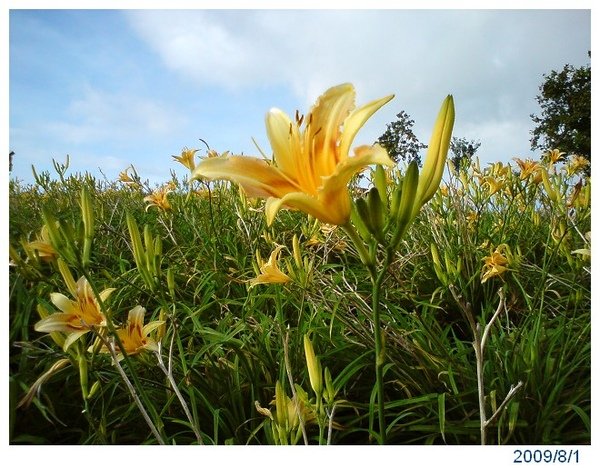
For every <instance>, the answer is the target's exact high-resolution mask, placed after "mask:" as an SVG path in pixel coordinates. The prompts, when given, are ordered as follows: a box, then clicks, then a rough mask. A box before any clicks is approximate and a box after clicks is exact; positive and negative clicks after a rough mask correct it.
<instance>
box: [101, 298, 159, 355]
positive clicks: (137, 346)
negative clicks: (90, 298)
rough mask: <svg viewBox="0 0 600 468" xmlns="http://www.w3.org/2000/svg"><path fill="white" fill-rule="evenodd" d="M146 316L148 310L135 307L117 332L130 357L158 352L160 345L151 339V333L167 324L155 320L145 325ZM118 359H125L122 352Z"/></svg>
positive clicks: (103, 350)
mask: <svg viewBox="0 0 600 468" xmlns="http://www.w3.org/2000/svg"><path fill="white" fill-rule="evenodd" d="M145 314H146V309H144V308H143V307H142V306H136V307H134V308H133V309H131V310H130V311H129V315H128V317H127V323H126V324H125V326H124V327H123V328H118V329H117V330H116V332H117V335H118V336H119V339H120V340H121V344H122V345H123V348H124V349H125V352H126V353H127V355H128V356H131V355H134V354H138V353H140V352H142V351H144V350H148V351H157V350H158V345H157V344H156V341H154V340H153V339H152V338H151V337H150V333H151V332H152V331H154V330H156V329H157V328H158V327H160V326H162V325H163V324H164V323H165V322H164V320H155V321H152V322H149V323H148V324H146V325H144V315H145ZM101 351H102V352H107V351H108V350H107V349H106V348H105V347H103V348H102V349H101ZM117 351H118V348H117ZM117 359H118V360H121V359H123V354H122V353H120V352H119V353H117Z"/></svg>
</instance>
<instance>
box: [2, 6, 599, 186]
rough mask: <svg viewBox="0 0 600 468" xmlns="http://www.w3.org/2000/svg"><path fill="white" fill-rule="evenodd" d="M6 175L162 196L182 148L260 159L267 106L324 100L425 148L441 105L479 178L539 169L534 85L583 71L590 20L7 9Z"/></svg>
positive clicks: (443, 13) (469, 14)
mask: <svg viewBox="0 0 600 468" xmlns="http://www.w3.org/2000/svg"><path fill="white" fill-rule="evenodd" d="M9 20H10V38H9V54H10V75H9V85H10V113H9V145H10V149H12V150H13V151H15V152H16V156H15V160H14V168H13V172H12V176H13V177H16V178H19V179H22V180H24V181H26V182H31V181H32V175H31V165H35V167H36V169H37V170H38V171H41V170H50V171H51V173H52V172H53V171H52V170H51V168H52V164H51V161H52V158H55V159H56V160H58V161H59V162H63V161H64V160H65V157H66V155H67V154H69V155H70V157H71V172H83V171H89V172H91V173H93V174H95V175H98V176H101V175H100V172H99V170H100V169H101V171H102V173H104V174H105V175H106V177H107V178H108V179H111V180H113V179H116V178H117V176H118V173H119V172H120V171H122V170H124V169H125V168H127V166H128V165H129V164H133V165H134V166H135V167H136V169H137V171H138V173H139V174H140V176H141V177H142V178H143V179H149V180H150V181H151V183H160V182H162V181H166V180H167V179H169V178H170V174H169V171H170V170H171V169H173V170H175V171H176V172H177V173H178V174H179V175H183V174H185V172H186V171H185V168H183V167H182V166H179V165H178V164H177V163H176V162H173V161H172V158H171V155H174V154H179V153H180V151H181V149H182V148H183V147H195V148H200V149H201V153H203V152H204V146H203V145H202V144H201V143H200V141H199V138H202V139H204V140H206V141H207V142H208V143H209V144H210V146H211V147H212V148H214V149H216V150H218V151H220V152H221V151H225V150H229V151H231V152H233V153H243V154H249V155H258V151H257V150H256V149H255V147H254V144H253V143H252V138H255V139H256V141H257V142H258V144H259V145H260V146H261V148H263V150H265V152H266V153H267V154H270V148H269V145H268V141H267V139H266V136H265V130H264V115H265V113H266V112H267V111H268V110H269V108H271V107H279V108H281V109H283V110H284V111H286V112H288V113H290V114H293V113H294V112H295V110H296V109H299V110H300V111H301V112H303V113H306V112H307V111H308V109H309V107H310V105H311V104H312V103H313V102H314V100H315V98H316V97H317V96H318V95H319V94H320V93H321V92H323V91H325V89H327V88H328V87H329V86H332V85H335V84H339V83H342V82H347V81H349V82H352V83H354V84H355V86H356V89H357V104H358V105H360V104H362V103H366V102H368V101H370V100H372V99H375V98H379V97H382V96H385V95H388V94H392V93H393V94H395V95H396V97H395V99H394V100H393V101H391V102H390V103H389V104H387V105H386V106H385V107H384V108H383V109H381V110H380V111H379V112H378V113H377V114H376V115H375V116H374V117H373V118H372V119H371V120H370V121H369V122H368V123H367V124H366V125H365V127H364V128H363V130H362V131H361V132H360V133H359V134H358V136H357V138H356V139H355V144H356V146H358V145H359V144H365V143H371V142H373V141H374V140H375V139H377V137H378V136H379V135H381V134H382V133H383V132H384V131H385V125H386V123H388V122H391V121H393V120H394V119H395V114H397V113H398V112H400V111H401V110H405V111H406V112H408V114H409V115H410V116H411V117H412V118H413V119H414V120H415V126H414V129H415V133H416V134H417V136H418V138H419V139H420V140H421V141H422V142H424V143H427V142H428V139H429V131H430V128H431V126H432V124H433V120H434V118H435V115H436V113H437V110H438V108H439V105H440V103H441V101H442V99H443V98H444V97H445V96H446V94H449V93H451V94H453V95H454V98H455V103H456V109H457V116H456V125H455V131H454V135H455V136H458V137H465V138H469V139H476V140H480V141H481V143H482V145H481V148H480V150H479V152H478V154H479V156H480V159H481V161H482V162H483V163H487V162H492V161H498V160H502V161H509V160H511V158H513V157H517V156H518V157H535V158H537V157H539V154H534V153H530V151H529V146H530V145H529V138H530V134H529V132H530V131H531V129H532V122H531V119H530V114H531V113H537V112H539V108H538V105H537V103H536V102H535V96H536V94H538V86H539V85H540V84H541V82H542V80H543V77H542V75H543V74H544V73H548V72H550V71H551V70H553V69H561V68H562V67H563V65H564V64H566V63H570V64H572V65H575V66H581V65H584V64H587V63H588V57H587V51H588V50H590V48H591V42H590V41H591V39H590V22H591V15H590V12H589V10H387V11H381V10H380V11H377V10H341V11H327V10H303V11H298V10H287V11H285V10H281V11H278V10H192V11H190V10H127V11H119V10H11V11H10V12H9Z"/></svg>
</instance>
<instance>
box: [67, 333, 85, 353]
mask: <svg viewBox="0 0 600 468" xmlns="http://www.w3.org/2000/svg"><path fill="white" fill-rule="evenodd" d="M87 332H89V330H82V331H76V332H73V333H70V334H69V336H67V339H66V340H65V344H64V345H63V351H67V350H68V349H69V347H70V346H71V345H72V344H73V343H75V342H76V341H77V340H78V339H79V338H81V337H82V336H83V335H85V334H86V333H87Z"/></svg>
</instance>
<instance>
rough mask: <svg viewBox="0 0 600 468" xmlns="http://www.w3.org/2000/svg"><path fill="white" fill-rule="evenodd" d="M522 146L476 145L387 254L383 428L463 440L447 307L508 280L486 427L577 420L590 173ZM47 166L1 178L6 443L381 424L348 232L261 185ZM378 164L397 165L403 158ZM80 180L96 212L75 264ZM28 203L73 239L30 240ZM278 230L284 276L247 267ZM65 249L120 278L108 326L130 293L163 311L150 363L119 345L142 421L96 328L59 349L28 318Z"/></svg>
mask: <svg viewBox="0 0 600 468" xmlns="http://www.w3.org/2000/svg"><path fill="white" fill-rule="evenodd" d="M517 163H518V164H516V165H514V166H513V165H502V164H500V163H497V164H494V165H490V166H488V167H485V168H481V167H479V164H478V161H477V160H476V159H475V160H474V161H473V163H472V164H471V165H470V166H468V167H467V168H466V170H464V171H460V172H459V171H456V172H451V175H450V178H449V180H448V181H447V182H446V184H445V186H443V187H442V188H441V189H440V190H439V191H438V192H437V193H436V195H435V196H434V198H433V199H432V200H431V201H430V202H429V204H428V205H426V206H425V207H424V208H423V211H422V212H421V214H420V215H419V216H418V217H417V219H416V220H415V222H414V224H413V225H412V227H411V229H410V230H409V232H408V235H407V236H406V237H405V238H404V240H403V241H402V242H401V243H400V246H399V250H400V255H398V256H396V257H395V260H394V262H393V263H392V264H391V265H390V268H389V275H388V276H387V278H386V280H385V282H384V284H383V287H382V289H381V290H382V293H381V298H380V300H381V320H382V333H383V338H384V340H383V341H384V343H385V350H386V363H385V367H384V375H383V378H384V380H385V384H386V385H385V395H384V402H385V417H386V426H387V427H388V434H387V441H388V443H390V444H444V443H446V444H473V443H478V442H479V416H478V410H477V408H478V395H477V376H476V365H475V353H474V350H473V346H472V341H473V339H474V337H473V336H472V333H471V329H470V327H469V324H468V320H467V318H466V317H465V315H464V313H463V309H462V307H463V306H464V305H465V304H468V305H469V307H470V308H471V310H472V311H473V313H474V316H475V318H476V320H477V322H478V323H481V324H482V325H484V324H485V323H488V322H489V321H490V319H491V317H492V315H493V314H494V313H495V311H496V310H497V309H498V305H499V304H500V302H499V296H498V291H499V290H502V291H503V293H504V296H505V298H506V301H505V304H504V307H503V308H501V312H500V315H499V316H498V318H497V320H496V321H495V322H494V324H493V327H492V329H491V331H490V335H489V337H488V341H487V345H486V348H485V366H484V367H483V373H484V378H485V382H486V387H485V395H484V396H485V404H486V407H487V409H488V414H492V413H493V412H494V411H495V410H496V409H497V408H498V407H499V406H500V405H501V403H502V401H503V399H504V397H505V396H506V395H507V393H508V392H509V391H510V389H511V387H513V386H516V385H517V384H518V382H522V386H521V388H520V390H519V391H518V392H517V393H516V395H515V396H514V398H512V399H511V400H510V402H508V404H507V405H506V406H505V407H504V408H503V410H502V411H501V412H500V413H499V415H498V417H497V419H495V420H494V421H493V422H492V423H491V425H490V428H489V432H488V439H489V440H488V441H489V442H490V443H498V444H528V445H530V444H589V443H590V441H591V432H590V431H591V427H590V417H591V416H590V415H591V413H590V411H591V393H590V392H591V374H590V366H591V362H590V360H591V332H590V327H591V299H590V297H591V292H590V289H591V287H590V278H591V276H590V234H589V233H590V230H591V205H590V191H591V179H589V178H588V177H586V176H585V175H584V174H582V173H581V170H576V169H574V166H573V165H572V164H571V163H570V160H568V161H566V162H561V161H558V162H557V161H553V160H548V161H543V162H540V163H533V162H524V161H521V162H520V164H519V162H517ZM577 167H579V166H577ZM59 169H60V171H61V172H59V177H58V179H56V180H54V179H52V178H51V177H50V175H49V174H45V175H43V176H42V175H41V174H40V175H39V177H38V180H37V183H36V184H35V185H23V184H22V183H20V182H18V181H14V180H13V181H11V183H10V186H9V191H10V216H9V220H10V225H9V235H10V244H11V260H12V263H11V264H12V266H11V268H10V290H9V300H10V315H9V319H10V332H9V339H10V357H9V365H10V367H9V373H10V405H11V406H10V410H11V420H10V442H11V443H12V444H31V443H34V444H153V443H157V441H158V439H159V438H161V439H163V440H164V442H165V443H168V444H174V443H176V444H191V443H204V444H274V443H304V442H305V441H306V442H307V443H310V444H317V443H331V444H369V443H373V442H375V441H376V436H377V434H376V431H375V430H374V429H375V426H376V422H375V421H376V415H375V413H376V408H375V406H374V404H373V402H374V399H375V397H374V384H373V382H374V375H373V372H374V371H373V369H372V362H373V347H374V343H373V334H372V332H371V330H372V326H373V323H372V315H371V313H372V309H371V306H370V293H371V284H370V282H369V276H368V274H367V271H366V270H365V267H364V266H363V264H362V263H361V262H360V260H359V258H358V253H357V252H356V251H354V249H353V248H352V247H351V244H350V242H348V241H349V239H348V238H347V236H346V235H345V234H344V232H342V231H341V230H340V229H335V228H333V227H331V226H326V225H321V224H319V223H318V222H315V221H314V220H310V219H307V218H306V216H305V215H303V214H301V213H298V212H291V211H284V212H281V213H280V215H279V216H278V217H277V219H276V220H275V222H274V224H273V226H271V227H267V226H266V221H265V216H264V213H263V206H264V205H263V203H262V202H257V201H254V200H249V199H247V198H246V197H245V195H244V194H243V193H242V192H241V191H240V190H239V189H237V188H236V187H232V186H231V185H229V184H227V183H211V184H207V183H205V182H194V183H193V184H190V183H188V181H186V180H184V181H180V180H176V179H173V180H172V181H170V182H169V184H168V187H159V188H157V189H156V191H158V190H161V189H162V190H163V191H162V192H161V193H162V194H163V195H164V196H165V197H166V199H167V200H168V205H166V204H164V203H162V204H156V203H154V202H153V201H152V200H155V199H152V198H150V199H148V197H149V194H150V192H152V191H153V190H151V188H150V187H148V186H142V185H133V184H128V183H125V182H119V181H116V182H109V181H100V180H97V179H95V178H93V177H91V176H90V175H87V174H83V175H81V174H74V175H67V168H66V167H63V166H61V165H58V166H57V171H58V170H59ZM379 172H380V174H381V170H380V171H379ZM385 176H386V177H387V178H388V179H389V180H392V181H395V182H396V183H397V182H399V181H401V180H402V179H403V177H405V171H404V170H402V169H399V168H395V169H393V170H390V171H387V172H386V173H385ZM373 177H375V175H374V176H373ZM82 193H89V194H90V198H91V200H92V207H91V208H90V207H89V206H88V208H87V209H91V210H93V219H94V228H93V243H92V248H91V251H90V254H89V255H90V258H89V263H88V264H87V266H86V265H85V264H84V263H85V262H83V260H84V257H83V255H82V253H81V252H83V251H84V245H85V240H86V235H89V234H90V232H89V218H88V221H87V224H88V228H87V234H86V218H85V208H84V204H82ZM355 195H357V196H358V194H355ZM144 198H147V201H146V202H145V201H144ZM149 203H154V205H153V206H151V205H149ZM86 206H87V205H86ZM43 213H46V216H47V214H48V213H51V214H53V215H54V218H55V221H56V225H55V226H56V229H58V232H59V234H60V235H61V236H63V239H64V241H65V242H64V244H63V245H61V246H60V248H61V249H62V250H61V252H63V253H67V252H69V251H70V250H69V249H71V250H72V252H73V254H72V258H70V259H69V255H71V254H68V253H67V254H66V255H64V254H61V253H60V252H58V253H57V255H56V256H52V255H50V256H44V255H42V253H43V252H44V251H43V250H41V249H40V248H39V244H34V245H37V246H38V248H37V249H36V248H33V247H32V245H31V243H32V242H33V241H36V239H37V241H39V242H41V241H43V239H42V240H40V239H41V238H42V235H41V234H40V232H41V229H42V226H43V225H44V223H45V222H44V215H43ZM135 232H137V236H136V235H135ZM280 247H281V248H280ZM277 249H279V250H278V251H277V252H278V256H277V255H276V256H275V257H276V258H275V259H274V262H276V266H277V268H278V269H279V270H280V271H281V272H283V273H284V274H285V275H287V277H289V279H290V281H287V282H285V283H277V284H255V285H251V280H253V279H255V278H256V277H257V276H258V275H259V274H261V272H262V273H263V274H264V271H263V270H264V269H265V262H264V261H263V260H262V259H268V258H270V255H271V254H272V252H274V251H276V250H277ZM59 250H60V249H59ZM257 252H258V254H259V255H258V256H257ZM65 265H66V267H67V269H68V271H69V272H71V274H72V276H73V278H74V279H75V280H76V279H77V278H79V277H80V276H82V275H87V276H88V279H89V280H90V284H92V285H93V287H94V288H95V290H97V291H101V290H103V289H106V288H115V290H114V292H113V293H112V294H111V295H110V298H109V299H107V302H106V304H105V307H106V313H107V316H108V317H109V319H110V321H111V323H112V324H113V325H114V328H116V329H119V328H121V327H123V326H124V325H125V324H126V323H127V318H128V314H129V311H130V310H132V309H133V308H134V307H136V306H138V305H139V306H142V307H144V308H145V309H146V317H145V323H149V322H152V321H161V320H164V325H165V326H164V327H162V328H158V329H155V330H154V331H152V332H151V335H152V338H153V340H156V341H157V342H159V343H160V353H161V354H160V356H161V358H162V359H163V362H164V368H165V370H166V372H165V371H163V370H162V368H161V367H160V366H159V365H158V359H157V356H158V355H157V354H156V353H155V352H153V351H150V350H145V351H143V352H140V353H138V354H134V355H130V356H128V357H127V358H126V359H123V360H121V361H120V366H121V369H122V370H123V371H124V373H125V374H126V377H127V378H128V379H129V380H130V381H131V384H132V386H133V388H134V390H135V391H136V392H137V394H138V397H139V399H140V401H141V403H142V406H143V407H144V408H145V409H146V410H147V413H148V417H149V418H150V419H151V421H152V422H153V424H154V425H155V426H156V433H157V435H156V434H153V432H152V431H151V430H150V428H149V426H148V424H147V423H146V421H145V420H144V417H143V416H142V413H141V411H140V410H139V407H138V406H137V404H136V403H135V401H134V399H133V396H132V393H131V392H130V391H128V387H127V385H126V384H125V381H124V379H123V377H122V375H121V374H120V372H119V367H118V366H117V365H116V364H115V362H114V361H113V360H112V359H111V357H110V355H109V354H108V353H106V352H103V351H102V349H101V347H100V346H98V347H96V348H92V349H91V350H89V349H90V346H91V345H93V344H94V343H95V342H96V339H97V338H98V337H96V336H94V333H87V334H86V335H84V336H83V337H82V338H80V340H78V341H77V342H76V343H75V344H73V345H72V346H71V347H70V348H69V350H67V351H66V352H65V351H63V349H62V346H61V345H60V344H59V342H60V338H61V337H60V336H59V335H48V334H43V333H38V332H36V331H35V330H34V328H33V326H34V324H35V323H37V322H38V321H39V320H40V314H43V313H44V311H46V312H51V311H53V310H55V309H56V308H55V306H54V301H53V299H55V298H56V296H54V295H53V294H54V293H61V294H64V295H65V296H69V297H70V292H69V287H68V281H66V279H65V278H66V277H67V276H68V275H66V273H65ZM271 266H274V264H272V265H271ZM261 268H262V269H261ZM452 290H454V291H455V292H456V295H453V294H452V293H451V291H452ZM106 336H107V337H110V336H113V335H112V332H110V331H108V334H107V335H106ZM307 337H308V338H307ZM308 339H309V344H307V340H308ZM57 340H58V341H57ZM311 349H312V352H311ZM88 350H89V351H88ZM40 376H45V379H44V380H43V382H40V380H38V379H40ZM319 376H320V377H321V378H320V379H319ZM175 388H177V392H176V391H175V390H174V389H175ZM25 397H28V398H29V399H28V400H27V401H24V399H25ZM19 403H22V404H21V405H19ZM186 407H187V410H188V411H186ZM188 412H189V414H188ZM196 433H199V435H200V437H198V436H197V434H196Z"/></svg>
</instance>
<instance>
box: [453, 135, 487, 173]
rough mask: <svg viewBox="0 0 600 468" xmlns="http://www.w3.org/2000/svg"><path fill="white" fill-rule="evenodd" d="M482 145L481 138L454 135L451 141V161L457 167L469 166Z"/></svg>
mask: <svg viewBox="0 0 600 468" xmlns="http://www.w3.org/2000/svg"><path fill="white" fill-rule="evenodd" d="M480 146H481V142H480V141H479V140H467V139H466V138H457V137H452V140H451V141H450V152H451V153H452V157H451V158H450V161H452V164H454V167H455V168H456V169H460V168H462V167H467V166H468V165H469V164H470V163H471V161H472V160H473V156H475V153H476V152H477V150H478V149H479V147H480Z"/></svg>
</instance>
